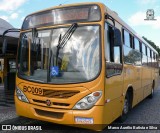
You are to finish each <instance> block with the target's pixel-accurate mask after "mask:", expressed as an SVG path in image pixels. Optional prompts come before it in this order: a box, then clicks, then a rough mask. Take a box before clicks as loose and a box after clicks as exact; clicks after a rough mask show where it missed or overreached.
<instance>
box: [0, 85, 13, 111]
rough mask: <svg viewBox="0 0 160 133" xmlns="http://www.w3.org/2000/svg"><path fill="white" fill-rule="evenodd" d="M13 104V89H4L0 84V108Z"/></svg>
mask: <svg viewBox="0 0 160 133" xmlns="http://www.w3.org/2000/svg"><path fill="white" fill-rule="evenodd" d="M11 106H14V91H13V90H6V91H5V90H4V86H3V85H2V84H0V108H2V107H11Z"/></svg>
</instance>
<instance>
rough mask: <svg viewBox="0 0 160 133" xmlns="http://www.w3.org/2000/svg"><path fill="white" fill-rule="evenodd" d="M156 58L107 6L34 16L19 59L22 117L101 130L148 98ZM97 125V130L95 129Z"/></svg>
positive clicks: (82, 6) (154, 81) (76, 7)
mask: <svg viewBox="0 0 160 133" xmlns="http://www.w3.org/2000/svg"><path fill="white" fill-rule="evenodd" d="M157 57H158V53H157V51H156V50H155V49H154V48H153V47H151V46H150V45H149V44H148V43H147V42H146V41H145V40H143V39H142V38H141V37H140V36H138V35H137V34H136V33H135V32H134V31H133V30H132V29H131V28H130V27H129V26H128V25H127V24H126V23H125V22H124V21H122V19H121V18H120V17H119V16H118V14H117V13H115V12H114V11H111V10H110V9H109V8H108V7H106V6H105V5H104V4H102V3H81V4H80V3H79V4H71V5H61V6H57V7H53V8H50V9H46V10H43V11H39V12H36V13H33V14H30V15H28V16H27V17H26V18H25V20H24V22H23V25H22V29H21V32H20V40H19V46H18V57H17V59H18V60H17V68H18V70H17V75H16V91H15V106H16V112H17V114H18V115H19V116H25V117H29V118H33V119H38V120H43V121H48V122H53V123H59V124H66V125H73V126H78V127H83V128H90V129H94V130H102V129H103V128H104V127H105V125H108V124H110V123H112V122H113V121H114V120H115V119H117V118H119V119H120V120H121V121H124V120H125V119H126V116H127V114H128V112H129V110H130V109H132V108H133V107H134V106H135V105H136V104H138V103H139V102H140V101H142V100H143V99H144V98H146V97H148V96H149V97H150V98H152V97H153V94H154V89H155V88H156V87H157V79H158V76H159V74H158V63H157ZM95 125H97V126H95Z"/></svg>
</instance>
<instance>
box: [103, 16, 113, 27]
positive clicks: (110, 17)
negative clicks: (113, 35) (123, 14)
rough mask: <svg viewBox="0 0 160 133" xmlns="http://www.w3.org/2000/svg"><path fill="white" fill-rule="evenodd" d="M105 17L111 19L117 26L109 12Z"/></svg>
mask: <svg viewBox="0 0 160 133" xmlns="http://www.w3.org/2000/svg"><path fill="white" fill-rule="evenodd" d="M105 19H109V20H111V21H112V23H113V25H114V27H115V20H114V18H113V17H112V16H110V15H109V14H106V15H105Z"/></svg>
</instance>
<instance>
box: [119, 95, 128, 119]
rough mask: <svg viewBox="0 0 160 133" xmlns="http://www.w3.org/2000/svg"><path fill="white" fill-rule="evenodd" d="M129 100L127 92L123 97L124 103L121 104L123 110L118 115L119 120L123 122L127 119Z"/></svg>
mask: <svg viewBox="0 0 160 133" xmlns="http://www.w3.org/2000/svg"><path fill="white" fill-rule="evenodd" d="M129 104H130V102H129V94H128V93H127V94H126V96H125V99H124V105H123V111H122V115H121V116H120V117H119V121H120V122H124V121H125V120H126V119H127V115H128V112H129V107H130V105H129Z"/></svg>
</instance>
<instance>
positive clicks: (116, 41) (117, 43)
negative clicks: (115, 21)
mask: <svg viewBox="0 0 160 133" xmlns="http://www.w3.org/2000/svg"><path fill="white" fill-rule="evenodd" d="M121 45H122V44H121V32H120V30H119V29H116V28H115V29H114V46H120V47H121Z"/></svg>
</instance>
